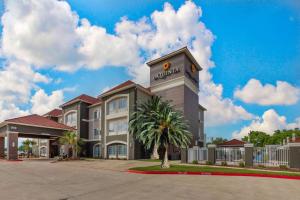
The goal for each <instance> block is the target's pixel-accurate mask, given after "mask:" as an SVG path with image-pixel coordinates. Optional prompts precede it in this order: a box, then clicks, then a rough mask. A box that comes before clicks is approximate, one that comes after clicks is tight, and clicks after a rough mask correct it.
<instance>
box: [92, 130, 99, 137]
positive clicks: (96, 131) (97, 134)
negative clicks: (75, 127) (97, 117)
mask: <svg viewBox="0 0 300 200" xmlns="http://www.w3.org/2000/svg"><path fill="white" fill-rule="evenodd" d="M93 139H100V129H99V128H94V138H93Z"/></svg>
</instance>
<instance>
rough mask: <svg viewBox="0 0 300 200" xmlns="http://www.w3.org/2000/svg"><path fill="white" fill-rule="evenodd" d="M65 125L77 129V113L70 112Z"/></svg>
mask: <svg viewBox="0 0 300 200" xmlns="http://www.w3.org/2000/svg"><path fill="white" fill-rule="evenodd" d="M65 124H66V125H68V126H71V127H74V128H76V127H77V113H76V112H70V113H68V114H67V115H66V116H65Z"/></svg>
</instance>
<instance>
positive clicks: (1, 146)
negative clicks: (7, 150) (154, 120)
mask: <svg viewBox="0 0 300 200" xmlns="http://www.w3.org/2000/svg"><path fill="white" fill-rule="evenodd" d="M4 141H5V138H4V137H0V159H3V158H4Z"/></svg>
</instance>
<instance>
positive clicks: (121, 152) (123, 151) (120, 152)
mask: <svg viewBox="0 0 300 200" xmlns="http://www.w3.org/2000/svg"><path fill="white" fill-rule="evenodd" d="M117 148H118V151H117V154H118V157H119V158H120V157H126V156H127V148H126V145H125V144H119V145H118V147H117Z"/></svg>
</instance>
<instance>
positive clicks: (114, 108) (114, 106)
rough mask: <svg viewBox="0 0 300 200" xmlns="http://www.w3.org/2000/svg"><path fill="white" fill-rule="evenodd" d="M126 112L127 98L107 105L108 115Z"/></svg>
mask: <svg viewBox="0 0 300 200" xmlns="http://www.w3.org/2000/svg"><path fill="white" fill-rule="evenodd" d="M125 111H127V97H121V98H118V99H115V100H112V101H111V102H109V103H108V114H114V113H120V112H125Z"/></svg>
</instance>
